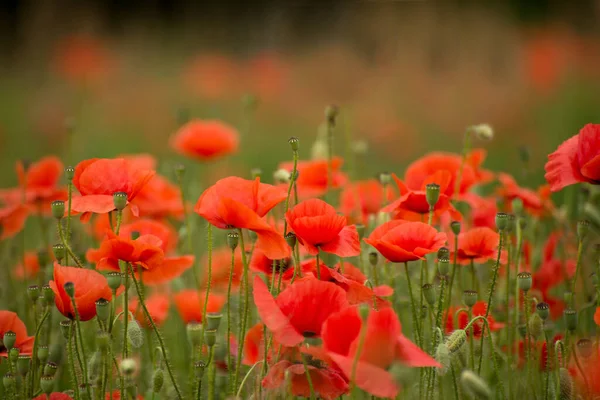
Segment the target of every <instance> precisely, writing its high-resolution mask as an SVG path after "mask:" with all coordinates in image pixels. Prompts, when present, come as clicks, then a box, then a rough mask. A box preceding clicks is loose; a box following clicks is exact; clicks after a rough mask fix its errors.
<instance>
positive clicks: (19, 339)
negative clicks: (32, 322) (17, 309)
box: [0, 310, 35, 357]
mask: <svg viewBox="0 0 600 400" xmlns="http://www.w3.org/2000/svg"><path fill="white" fill-rule="evenodd" d="M6 332H14V333H15V335H16V336H15V344H14V347H16V348H18V349H19V354H22V355H31V353H32V351H33V342H34V339H35V337H33V336H27V327H26V326H25V324H24V323H23V321H21V320H20V319H19V316H18V315H17V314H16V313H14V312H12V311H6V310H1V311H0V337H4V334H5V333H6ZM0 343H1V341H0ZM0 357H8V352H7V349H6V347H4V345H3V344H0Z"/></svg>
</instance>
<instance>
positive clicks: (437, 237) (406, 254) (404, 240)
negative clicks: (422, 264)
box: [365, 220, 446, 263]
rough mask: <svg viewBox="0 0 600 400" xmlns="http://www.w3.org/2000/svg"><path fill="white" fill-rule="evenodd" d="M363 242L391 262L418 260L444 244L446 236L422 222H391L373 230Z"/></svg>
mask: <svg viewBox="0 0 600 400" xmlns="http://www.w3.org/2000/svg"><path fill="white" fill-rule="evenodd" d="M365 242H367V243H368V244H370V245H371V246H373V247H375V248H376V249H377V250H378V251H379V252H380V253H381V255H382V256H384V257H385V258H386V259H388V260H389V261H391V262H395V263H402V262H408V261H415V260H420V259H423V257H425V255H426V254H429V253H433V252H436V251H438V250H439V249H440V247H442V246H443V245H444V243H446V234H445V233H443V232H438V231H437V230H436V229H435V228H433V227H432V226H430V225H427V224H425V223H422V222H407V221H402V220H393V221H389V222H386V223H385V224H383V225H380V226H378V227H377V228H375V230H374V231H373V232H371V236H369V237H368V238H366V239H365Z"/></svg>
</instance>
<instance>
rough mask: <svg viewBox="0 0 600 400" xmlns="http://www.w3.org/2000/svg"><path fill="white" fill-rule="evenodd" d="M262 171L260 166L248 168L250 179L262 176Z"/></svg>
mask: <svg viewBox="0 0 600 400" xmlns="http://www.w3.org/2000/svg"><path fill="white" fill-rule="evenodd" d="M262 173H263V171H262V169H260V168H252V169H251V170H250V177H251V178H252V179H256V178H260V177H261V176H262Z"/></svg>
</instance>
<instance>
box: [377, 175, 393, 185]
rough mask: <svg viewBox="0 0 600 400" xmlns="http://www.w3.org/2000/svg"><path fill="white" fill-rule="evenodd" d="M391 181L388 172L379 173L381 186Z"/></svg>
mask: <svg viewBox="0 0 600 400" xmlns="http://www.w3.org/2000/svg"><path fill="white" fill-rule="evenodd" d="M391 181H392V175H391V174H390V173H389V172H382V173H380V174H379V183H381V184H382V185H383V186H387V185H389V184H390V182H391Z"/></svg>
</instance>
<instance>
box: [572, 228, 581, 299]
mask: <svg viewBox="0 0 600 400" xmlns="http://www.w3.org/2000/svg"><path fill="white" fill-rule="evenodd" d="M582 255H583V240H582V239H579V242H578V244H577V261H576V266H575V274H574V275H573V279H572V280H571V292H572V293H573V294H575V293H576V291H575V288H576V286H577V277H578V276H579V270H580V269H581V257H582ZM574 303H575V296H574V295H573V299H572V303H571V304H569V306H570V307H574V305H575V304H574Z"/></svg>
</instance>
